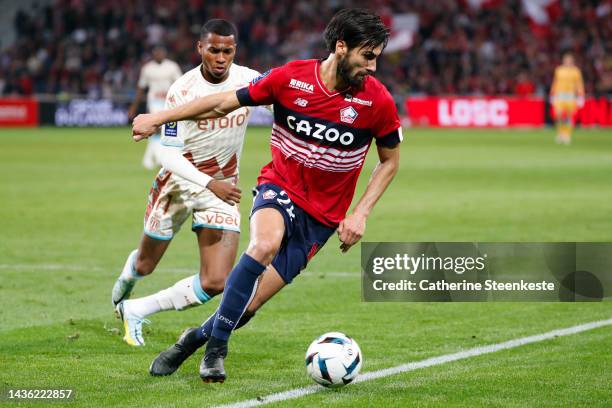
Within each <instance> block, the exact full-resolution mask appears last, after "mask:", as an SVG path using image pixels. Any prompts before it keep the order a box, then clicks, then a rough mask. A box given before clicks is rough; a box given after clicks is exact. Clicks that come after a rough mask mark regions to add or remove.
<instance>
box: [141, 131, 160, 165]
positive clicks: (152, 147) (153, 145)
mask: <svg viewBox="0 0 612 408" xmlns="http://www.w3.org/2000/svg"><path fill="white" fill-rule="evenodd" d="M160 149H161V137H160V135H159V133H158V134H155V135H153V136H151V137H150V138H149V139H148V140H147V147H146V148H145V152H144V155H143V156H142V166H143V167H144V168H145V169H147V170H154V169H156V168H158V167H160V165H161V162H160V159H159V152H160Z"/></svg>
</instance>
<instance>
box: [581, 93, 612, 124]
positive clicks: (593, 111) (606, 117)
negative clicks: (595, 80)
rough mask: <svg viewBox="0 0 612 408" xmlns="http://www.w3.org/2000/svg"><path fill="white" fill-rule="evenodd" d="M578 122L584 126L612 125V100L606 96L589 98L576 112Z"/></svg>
mask: <svg viewBox="0 0 612 408" xmlns="http://www.w3.org/2000/svg"><path fill="white" fill-rule="evenodd" d="M576 123H579V124H580V125H581V126H582V127H592V126H598V127H605V126H612V101H610V100H607V99H605V98H598V99H594V98H593V99H587V100H586V101H585V103H584V106H583V107H582V109H580V110H579V111H578V113H577V114H576Z"/></svg>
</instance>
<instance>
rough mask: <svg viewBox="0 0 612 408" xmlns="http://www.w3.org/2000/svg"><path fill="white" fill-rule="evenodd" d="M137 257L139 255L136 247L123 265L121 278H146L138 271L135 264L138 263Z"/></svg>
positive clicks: (128, 279)
mask: <svg viewBox="0 0 612 408" xmlns="http://www.w3.org/2000/svg"><path fill="white" fill-rule="evenodd" d="M136 257H138V250H137V249H135V250H133V251H132V252H130V254H129V255H128V257H127V260H126V261H125V265H123V271H121V276H119V278H121V279H123V280H127V281H132V280H138V279H140V278H144V276H142V275H139V274H137V273H136V269H135V265H136Z"/></svg>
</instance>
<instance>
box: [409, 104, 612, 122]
mask: <svg viewBox="0 0 612 408" xmlns="http://www.w3.org/2000/svg"><path fill="white" fill-rule="evenodd" d="M545 109H546V102H545V100H544V99H543V98H529V99H522V98H512V97H492V96H485V97H447V98H446V97H423V98H407V99H406V113H407V115H408V118H409V119H410V123H411V124H412V125H413V126H430V127H485V128H505V127H540V126H543V125H544V124H545ZM575 119H576V123H578V124H580V125H581V126H584V127H589V126H598V127H606V126H612V101H610V100H607V99H605V98H598V99H594V98H588V99H587V100H586V102H585V104H584V107H583V108H582V109H580V110H579V111H578V112H577V114H576V118H575Z"/></svg>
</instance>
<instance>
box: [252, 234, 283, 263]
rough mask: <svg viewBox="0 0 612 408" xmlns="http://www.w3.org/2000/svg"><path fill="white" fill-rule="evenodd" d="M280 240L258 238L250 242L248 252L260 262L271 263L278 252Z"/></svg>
mask: <svg viewBox="0 0 612 408" xmlns="http://www.w3.org/2000/svg"><path fill="white" fill-rule="evenodd" d="M279 247H280V242H275V241H274V240H271V239H270V240H269V239H256V240H252V241H251V242H249V246H248V248H247V250H246V253H247V254H248V255H249V256H250V257H251V258H253V259H255V260H256V261H258V262H259V263H261V264H263V265H269V264H270V263H271V262H272V259H273V258H274V255H276V253H277V252H278V248H279Z"/></svg>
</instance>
